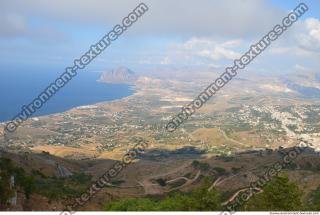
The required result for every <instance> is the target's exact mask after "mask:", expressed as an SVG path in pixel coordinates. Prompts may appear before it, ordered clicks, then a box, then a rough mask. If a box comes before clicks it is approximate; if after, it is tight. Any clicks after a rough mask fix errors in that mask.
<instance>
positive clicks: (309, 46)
mask: <svg viewBox="0 0 320 215" xmlns="http://www.w3.org/2000/svg"><path fill="white" fill-rule="evenodd" d="M297 40H298V42H299V46H300V47H301V48H303V49H306V50H309V51H314V52H320V20H318V19H315V18H309V19H306V20H305V21H304V31H303V32H301V33H300V34H298V36H297Z"/></svg>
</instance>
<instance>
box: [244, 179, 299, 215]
mask: <svg viewBox="0 0 320 215" xmlns="http://www.w3.org/2000/svg"><path fill="white" fill-rule="evenodd" d="M301 198H302V191H300V189H299V187H298V186H297V185H296V184H295V183H293V182H290V181H289V179H288V177H287V176H276V177H274V178H273V179H272V180H271V181H270V182H269V183H267V184H266V185H265V187H264V188H263V192H262V193H259V194H256V195H255V196H253V197H252V198H251V199H250V200H249V201H248V202H247V203H246V204H245V205H244V208H243V209H244V210H246V211H247V210H249V211H299V210H303V207H302V199H301Z"/></svg>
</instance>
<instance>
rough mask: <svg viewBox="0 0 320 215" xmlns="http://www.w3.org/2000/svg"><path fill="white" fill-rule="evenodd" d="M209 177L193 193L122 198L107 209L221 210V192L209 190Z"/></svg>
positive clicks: (106, 208) (106, 207)
mask: <svg viewBox="0 0 320 215" xmlns="http://www.w3.org/2000/svg"><path fill="white" fill-rule="evenodd" d="M209 186H210V183H209V180H208V178H205V180H204V183H203V184H202V185H201V186H200V187H198V188H196V189H194V190H193V191H192V192H191V193H174V194H172V195H171V196H168V197H166V198H164V199H162V200H154V199H151V198H143V199H121V200H119V201H115V202H112V203H111V204H108V205H106V206H105V210H107V211H216V210H221V206H220V205H221V200H220V194H219V193H218V192H217V191H216V190H214V189H213V190H211V191H208V188H209Z"/></svg>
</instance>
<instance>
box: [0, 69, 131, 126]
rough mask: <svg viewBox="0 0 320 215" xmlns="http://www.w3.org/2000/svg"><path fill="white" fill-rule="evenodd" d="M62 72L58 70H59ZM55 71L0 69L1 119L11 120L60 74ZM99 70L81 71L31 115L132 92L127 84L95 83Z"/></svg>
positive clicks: (118, 96)
mask: <svg viewBox="0 0 320 215" xmlns="http://www.w3.org/2000/svg"><path fill="white" fill-rule="evenodd" d="M60 71H61V70H60ZM60 74H61V72H60V73H58V72H50V71H46V72H42V71H32V70H31V71H30V70H29V71H25V70H18V71H15V70H7V71H1V72H0V99H1V102H0V121H7V120H11V119H12V118H13V117H14V116H16V115H17V114H18V113H19V112H20V111H21V107H22V106H23V105H27V104H29V103H30V102H31V101H32V100H33V99H34V98H36V97H37V96H38V95H39V94H40V93H41V92H42V91H43V90H45V89H46V87H48V86H49V85H50V83H51V82H53V81H54V80H55V79H56V78H57V77H59V75H60ZM99 77H100V73H97V72H86V71H80V72H79V73H78V75H77V76H75V77H74V78H73V79H72V80H71V81H70V82H69V83H68V84H67V85H66V86H65V87H64V88H61V89H60V91H59V92H58V93H56V94H55V95H54V96H53V97H52V98H51V99H50V100H49V101H48V102H47V103H46V104H45V105H43V106H42V108H41V109H39V110H38V111H37V112H36V113H35V114H34V115H33V116H41V115H48V114H53V113H59V112H64V111H66V110H69V109H71V108H73V107H78V106H83V105H90V104H95V103H98V102H104V101H112V100H115V99H120V98H123V97H127V96H130V95H132V94H133V90H132V89H131V87H130V86H129V85H126V84H106V83H100V82H97V80H98V79H99Z"/></svg>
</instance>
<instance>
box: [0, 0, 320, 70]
mask: <svg viewBox="0 0 320 215" xmlns="http://www.w3.org/2000/svg"><path fill="white" fill-rule="evenodd" d="M144 2H145V3H146V4H147V5H148V6H149V8H150V9H149V11H148V12H147V13H146V14H145V15H144V16H143V17H142V18H141V19H140V20H139V21H138V22H137V23H135V24H134V25H133V26H132V27H131V28H130V29H129V30H128V31H127V32H125V33H124V34H123V35H122V36H121V37H119V39H118V40H117V41H115V42H114V43H113V44H112V45H111V46H110V47H109V48H108V49H107V50H106V51H105V52H104V53H103V54H102V55H101V56H99V58H97V59H96V60H95V61H94V62H92V64H91V65H90V66H89V67H88V68H87V70H89V71H103V70H106V69H110V68H113V67H118V66H127V67H129V68H132V69H139V68H143V67H150V66H175V67H179V66H202V67H216V68H224V67H226V66H228V65H229V64H230V63H231V62H232V60H233V59H234V58H235V57H237V56H239V55H240V54H241V53H244V52H245V51H246V50H247V49H248V47H249V46H250V44H252V43H254V42H256V41H258V40H259V39H260V37H262V36H263V35H264V34H265V33H266V32H268V31H269V29H271V28H272V27H273V26H274V25H275V24H277V23H279V22H280V21H281V19H282V17H284V16H285V15H286V14H287V13H288V12H289V11H290V10H292V9H293V8H294V7H295V6H296V5H298V4H299V3H300V1H294V0H291V1H289V0H286V1H276V0H272V1H264V0H235V1H234V0H232V1H231V0H226V1H218V0H199V1H191V0H189V1H182V0H177V1H174V2H173V1H169V0H163V1H156V0H146V1H144ZM304 2H305V3H306V4H307V5H308V6H309V11H308V12H307V13H306V14H305V15H304V16H303V18H302V19H301V20H300V21H299V22H297V23H295V25H294V26H293V27H292V29H290V30H289V31H288V32H286V33H285V35H283V37H282V38H281V39H279V40H277V41H276V42H275V43H274V44H273V45H272V47H270V49H268V51H266V53H264V55H263V56H261V57H259V59H257V60H256V62H255V63H253V65H250V67H249V68H248V69H251V70H256V71H259V70H261V71H272V72H279V73H280V72H290V71H293V70H295V69H307V70H317V69H319V66H320V65H319V62H318V61H319V60H317V59H319V57H320V1H318V0H307V1H304ZM138 3H139V1H135V0H122V1H118V0H109V1H102V0H92V1H89V0H88V1H85V0H77V1H76V0H70V1H62V0H57V1H54V2H53V1H49V0H43V1H40V0H27V1H18V0H3V1H1V2H0V23H2V24H1V25H2V26H1V29H0V46H1V50H0V65H1V68H2V69H1V70H0V72H6V71H8V68H16V69H19V70H24V69H25V70H26V71H27V70H28V69H29V70H30V69H35V70H37V69H41V70H45V71H46V70H48V71H49V70H50V69H52V68H54V69H61V70H62V69H63V68H65V67H67V66H69V65H71V64H72V62H73V60H74V59H75V58H78V57H80V56H81V54H83V53H84V52H85V51H86V50H87V49H88V48H89V47H90V45H91V44H94V43H95V42H97V41H98V40H99V39H100V38H101V37H102V36H103V35H104V34H105V33H107V32H108V31H109V30H110V29H112V27H113V26H114V25H116V24H118V23H120V21H121V20H122V18H123V17H125V16H126V15H127V14H128V13H129V12H130V11H132V9H133V8H134V7H135V6H136V5H138ZM27 68H28V69H27Z"/></svg>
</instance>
